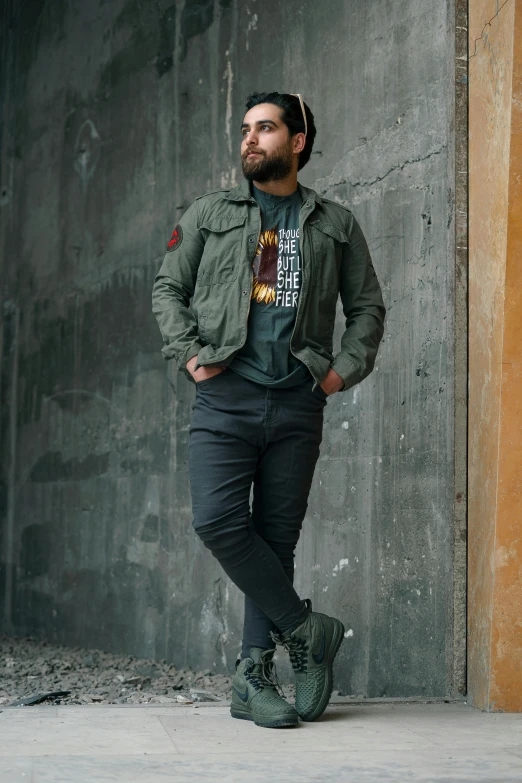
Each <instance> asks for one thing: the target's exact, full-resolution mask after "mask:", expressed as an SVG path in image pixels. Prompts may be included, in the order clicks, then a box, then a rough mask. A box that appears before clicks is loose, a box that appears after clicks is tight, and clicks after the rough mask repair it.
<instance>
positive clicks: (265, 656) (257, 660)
mask: <svg viewBox="0 0 522 783" xmlns="http://www.w3.org/2000/svg"><path fill="white" fill-rule="evenodd" d="M274 652H275V650H263V649H261V648H259V647H252V649H251V650H250V658H243V660H242V661H239V662H238V663H236V673H235V674H234V677H233V679H232V704H231V705H230V714H231V715H232V717H233V718H240V719H241V720H253V721H254V723H255V724H256V726H263V727H264V728H267V729H279V728H284V727H285V726H297V723H298V715H297V712H296V711H295V709H294V708H293V707H292V705H291V704H288V702H287V701H285V700H284V699H283V697H282V696H281V695H280V693H279V691H278V687H279V683H278V681H277V676H276V673H275V664H274V662H273V660H272V658H273V656H274Z"/></svg>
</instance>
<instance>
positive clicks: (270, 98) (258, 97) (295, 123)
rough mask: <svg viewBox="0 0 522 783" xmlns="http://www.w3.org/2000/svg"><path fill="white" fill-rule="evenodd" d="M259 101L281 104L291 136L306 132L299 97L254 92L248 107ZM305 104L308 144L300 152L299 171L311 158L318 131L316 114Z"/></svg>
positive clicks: (247, 103) (282, 117)
mask: <svg viewBox="0 0 522 783" xmlns="http://www.w3.org/2000/svg"><path fill="white" fill-rule="evenodd" d="M259 103H273V104H274V106H279V108H280V109H282V113H281V119H282V120H283V122H284V123H285V125H286V126H287V127H288V130H289V132H290V136H295V134H296V133H304V132H305V124H304V119H303V112H302V110H301V104H300V102H299V98H297V97H296V96H295V95H290V94H289V93H287V92H253V93H252V94H251V95H249V96H248V98H247V100H246V107H247V109H252V108H253V107H254V106H257V105H258V104H259ZM303 103H304V101H303ZM304 106H305V111H306V124H307V126H308V132H307V134H306V144H305V146H304V149H303V151H302V152H300V153H299V164H298V166H297V170H298V171H300V170H301V169H302V168H303V166H306V164H307V163H308V161H309V160H310V155H311V154H312V147H313V146H314V140H315V135H316V133H317V131H316V129H315V123H314V115H313V114H312V112H311V111H310V109H309V107H308V106H307V104H306V103H305V104H304Z"/></svg>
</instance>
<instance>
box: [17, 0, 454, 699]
mask: <svg viewBox="0 0 522 783" xmlns="http://www.w3.org/2000/svg"><path fill="white" fill-rule="evenodd" d="M8 17H9V18H8V19H7V22H8V23H7V24H6V25H5V26H4V28H3V36H4V37H3V48H2V56H3V66H4V69H3V72H4V81H5V90H4V92H3V99H2V105H1V111H2V114H3V124H2V129H3V130H2V132H3V135H2V141H1V155H2V158H1V165H2V171H1V175H2V191H1V193H2V195H1V198H2V202H1V203H2V210H1V219H2V229H3V233H2V243H3V256H2V259H3V260H2V270H1V271H2V283H3V296H4V310H3V326H2V329H3V331H2V351H3V374H2V385H1V395H2V400H1V402H2V435H3V439H2V498H3V505H2V523H1V524H2V536H3V548H2V561H3V562H2V574H1V584H2V589H3V595H4V599H3V620H2V628H3V630H7V631H8V632H11V633H16V634H25V633H33V634H37V635H40V636H45V637H47V638H49V639H52V640H53V641H60V642H64V643H67V644H81V645H85V646H91V647H92V646H99V647H104V648H106V649H109V650H125V651H127V652H128V653H132V654H136V655H147V656H155V657H157V658H167V659H169V660H172V661H174V662H175V663H176V664H178V665H181V664H190V665H192V666H196V667H208V668H209V669H214V668H215V669H217V670H222V669H223V668H227V667H228V668H229V667H231V665H232V663H233V660H234V657H235V655H236V651H237V649H238V645H239V640H240V636H239V635H240V621H241V613H242V601H241V596H240V595H239V593H238V591H237V590H236V589H235V588H234V587H233V586H232V585H230V583H229V582H228V581H227V579H226V578H224V576H223V574H222V573H221V572H220V570H219V568H218V567H217V564H216V563H215V561H213V560H212V558H211V556H210V554H209V553H208V552H207V551H206V550H205V549H204V548H203V546H202V545H201V544H200V543H199V541H197V540H196V538H195V536H194V535H193V533H192V530H191V512H190V501H189V491H188V474H187V440H188V427H189V423H190V415H191V405H192V401H193V394H194V390H193V387H192V386H191V385H190V384H189V383H188V382H186V380H185V379H184V378H183V377H181V376H180V375H177V374H174V373H173V372H172V370H171V369H170V367H169V366H167V365H165V364H164V362H163V360H162V359H161V357H160V353H159V351H160V347H161V340H160V336H159V332H158V331H157V327H156V324H155V321H154V320H153V318H152V316H151V314H150V290H151V286H152V282H153V278H154V275H155V273H156V271H157V269H158V267H159V264H160V262H161V259H162V256H163V253H164V249H165V246H166V242H167V240H168V238H169V236H170V233H171V230H172V227H173V226H174V225H175V223H176V221H177V219H178V217H179V216H180V215H181V214H182V213H183V211H184V210H185V209H186V208H187V206H188V205H189V204H190V202H191V201H192V199H193V198H194V197H195V196H196V195H199V194H201V193H203V192H205V191H207V190H210V189H215V188H216V187H220V186H228V185H231V184H234V183H235V182H236V181H237V178H238V177H239V176H240V174H239V173H238V169H239V164H238V148H239V143H240V138H239V133H238V128H239V124H240V121H241V119H242V115H243V105H244V98H245V96H246V94H247V93H248V92H250V91H252V90H253V89H274V88H275V89H280V90H283V91H285V90H286V91H289V92H296V91H301V92H302V93H304V95H305V98H306V100H307V101H308V102H309V104H310V106H311V107H312V110H313V111H314V113H315V116H316V120H317V125H318V129H319V132H318V137H317V141H316V146H315V150H314V154H313V156H312V160H311V163H310V164H309V165H308V166H307V167H306V169H305V170H304V172H303V178H302V180H303V182H304V184H307V185H312V186H314V187H316V188H317V189H318V190H319V192H320V193H321V194H325V195H327V196H328V197H330V198H334V199H337V200H339V201H340V202H341V203H344V204H347V205H349V206H350V207H351V208H353V211H354V213H355V214H356V216H357V218H358V220H359V221H360V222H361V224H362V226H363V228H364V230H365V233H366V235H367V238H368V241H369V245H370V248H371V250H372V253H373V258H374V262H375V267H376V269H377V272H378V275H379V277H380V280H381V282H382V285H383V289H384V296H385V300H386V305H387V307H388V320H387V331H386V336H385V340H384V342H383V345H382V348H381V352H380V355H379V358H378V362H377V367H376V370H375V372H374V374H373V375H372V376H371V377H370V378H369V379H367V380H366V381H365V382H364V383H363V384H361V385H360V386H359V387H357V388H355V389H354V390H353V391H352V392H350V393H348V394H345V395H339V396H337V397H334V398H332V399H331V400H330V401H329V403H328V406H327V411H326V429H325V437H324V442H323V447H322V456H321V460H320V462H319V465H318V470H317V474H316V478H315V482H314V487H313V491H312V496H311V499H310V506H309V513H308V516H307V519H306V522H305V526H304V534H303V539H302V542H301V543H300V545H299V552H298V557H297V584H298V586H299V588H300V590H301V591H302V593H303V595H308V596H311V598H312V599H313V601H314V604H315V607H316V608H317V609H319V610H323V611H331V612H333V613H335V614H338V615H340V616H341V617H343V619H344V620H345V622H346V625H347V628H349V629H350V630H349V634H350V635H349V637H348V638H347V640H346V643H345V645H343V651H342V655H341V656H340V662H339V665H338V666H337V676H338V681H337V683H336V686H337V687H340V688H341V689H342V690H343V691H344V692H346V693H355V694H365V695H368V696H410V695H419V694H424V695H441V694H448V693H451V692H452V691H453V689H454V688H455V687H456V685H457V684H461V682H462V676H463V672H462V670H460V671H459V672H458V673H457V676H455V673H454V645H453V641H454V640H453V620H454V611H453V601H454V589H453V588H454V572H453V537H454V511H453V487H454V485H453V476H454V464H453V463H454V451H453V449H454V439H453V412H454V407H453V402H454V373H453V356H454V354H453V290H454V239H453V237H454V212H455V207H454V164H453V161H454V140H453V104H454V86H453V78H454V77H453V71H454V62H453V57H454V45H455V42H454V9H453V5H452V2H451V0H448V2H437V3H432V2H430V0H405V2H402V3H396V2H392V0H371V1H370V2H367V3H360V2H355V0H350V1H347V2H340V0H329V2H328V4H320V3H317V2H314V1H313V0H302V2H288V3H280V2H275V1H274V0H268V1H267V2H263V3H261V2H256V1H255V0H251V1H250V2H245V3H239V2H237V0H202V1H201V2H197V3H196V2H190V0H186V2H184V3H183V2H178V3H173V4H171V5H169V4H168V2H164V0H160V1H159V2H155V3H152V2H137V1H136V0H126V2H125V1H124V0H115V2H111V3H102V2H99V3H98V2H87V3H80V2H78V1H77V0H76V1H73V2H67V3H65V2H63V0H62V2H53V3H44V2H43V0H31V2H26V3H24V4H23V7H22V8H20V7H18V4H14V3H12V4H11V10H10V14H8ZM340 328H341V323H340V319H339V323H338V332H339V333H340ZM462 578H463V573H462V571H460V572H459V573H458V574H457V580H460V583H462ZM459 644H461V642H459ZM457 680H458V683H457Z"/></svg>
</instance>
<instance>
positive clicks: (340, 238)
mask: <svg viewBox="0 0 522 783" xmlns="http://www.w3.org/2000/svg"><path fill="white" fill-rule="evenodd" d="M309 225H310V228H311V233H312V243H313V248H314V255H315V264H314V276H313V280H314V285H316V286H317V287H318V289H319V290H320V291H325V292H329V293H334V292H338V291H339V287H340V269H341V257H342V252H343V244H347V243H348V241H349V240H348V234H346V233H345V232H344V231H342V229H339V228H337V227H336V226H332V225H331V223H326V222H325V221H323V220H314V221H313V222H310V224H309Z"/></svg>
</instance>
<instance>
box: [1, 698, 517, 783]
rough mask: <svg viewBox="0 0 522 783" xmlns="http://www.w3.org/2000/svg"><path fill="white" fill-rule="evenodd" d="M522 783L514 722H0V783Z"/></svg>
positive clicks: (151, 710) (380, 716) (351, 708)
mask: <svg viewBox="0 0 522 783" xmlns="http://www.w3.org/2000/svg"><path fill="white" fill-rule="evenodd" d="M168 780H169V781H170V780H172V781H176V783H184V782H185V781H197V783H203V782H204V781H212V782H213V783H216V782H217V783H225V782H226V783H245V781H248V783H269V782H270V783H293V781H300V782H301V783H302V782H303V781H318V782H319V781H320V782H321V783H323V781H332V782H333V781H335V783H342V782H343V781H353V782H354V783H359V781H364V783H374V782H375V783H381V781H400V783H406V781H426V782H427V781H437V782H440V781H445V782H446V783H449V782H450V781H451V782H453V781H474V783H484V782H485V781H488V783H489V781H491V782H493V781H495V783H496V782H497V781H510V783H513V782H514V781H522V715H518V714H517V715H513V714H511V715H508V714H498V713H497V714H486V713H481V712H478V711H475V710H473V709H470V708H469V707H467V706H466V705H465V704H464V703H458V704H455V703H454V704H404V703H402V704H401V703H391V704H390V703H388V704H382V703H381V704H361V703H357V704H353V703H352V704H343V703H340V704H333V705H331V706H330V707H329V708H328V710H327V711H326V713H325V714H324V716H323V717H322V719H321V720H320V721H318V722H316V723H302V724H300V726H299V727H298V728H295V729H280V730H273V729H272V730H271V729H260V728H258V727H256V726H254V725H253V724H252V723H249V722H246V721H239V720H234V719H232V718H231V717H230V715H229V711H228V706H227V705H226V704H219V705H216V704H201V705H199V706H198V707H195V706H194V705H190V706H182V705H179V706H169V707H163V706H145V705H135V706H134V705H132V706H131V705H121V706H90V705H89V706H79V707H76V706H64V707H53V706H36V707H18V708H16V707H10V708H4V709H3V711H2V712H1V714H0V781H1V783H14V781H17V783H20V781H23V782H24V783H29V781H31V783H44V782H45V783H50V781H52V783H62V782H63V783H87V782H88V783H105V782H107V783H109V781H110V782H111V783H114V781H122V782H123V781H125V783H134V781H136V782H137V781H140V783H156V782H157V783H159V782H160V781H168Z"/></svg>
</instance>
